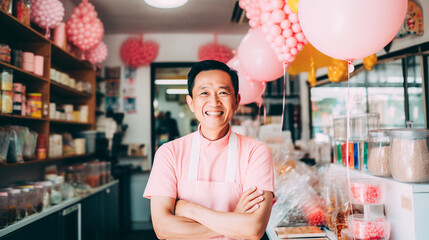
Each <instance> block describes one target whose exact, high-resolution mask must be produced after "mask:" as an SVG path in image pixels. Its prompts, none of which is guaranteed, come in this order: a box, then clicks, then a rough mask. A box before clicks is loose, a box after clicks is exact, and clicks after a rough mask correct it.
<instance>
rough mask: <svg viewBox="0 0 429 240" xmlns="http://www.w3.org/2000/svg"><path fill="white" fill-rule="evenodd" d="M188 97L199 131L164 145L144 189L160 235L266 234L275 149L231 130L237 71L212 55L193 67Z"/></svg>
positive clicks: (229, 236) (237, 99)
mask: <svg viewBox="0 0 429 240" xmlns="http://www.w3.org/2000/svg"><path fill="white" fill-rule="evenodd" d="M188 91H189V95H188V96H187V97H186V101H187V103H188V105H189V107H190V109H191V111H192V112H193V113H194V114H195V116H196V118H197V119H198V121H199V122H200V126H199V129H198V131H196V132H194V133H191V134H189V135H186V136H184V137H182V138H179V139H176V140H174V141H171V142H168V143H166V144H164V145H162V146H161V147H160V148H159V150H158V151H157V152H156V155H155V160H154V166H153V168H152V172H151V175H150V177H149V181H148V184H147V187H146V190H145V193H144V195H143V196H144V197H147V198H150V199H151V215H152V223H153V226H154V230H155V232H156V234H157V236H158V238H161V239H164V238H166V239H172V238H174V239H208V238H216V239H260V238H261V237H262V235H263V234H264V232H265V228H266V226H267V223H268V220H269V216H270V213H271V206H272V199H273V192H274V171H273V163H272V155H271V152H270V150H269V148H268V147H267V146H266V145H264V144H262V143H261V142H258V141H256V140H254V139H251V138H247V137H245V136H241V135H238V134H235V133H233V132H232V131H231V126H230V125H229V122H230V120H231V119H232V117H233V116H234V112H235V111H236V110H237V108H238V104H239V103H240V95H239V94H238V76H237V73H236V72H235V71H234V70H231V69H230V68H229V67H228V66H227V65H225V64H224V63H221V62H218V61H213V60H207V61H203V62H200V63H197V64H195V65H194V66H193V67H192V69H191V71H190V72H189V74H188Z"/></svg>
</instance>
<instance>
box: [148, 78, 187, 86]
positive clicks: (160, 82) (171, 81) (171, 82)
mask: <svg viewBox="0 0 429 240" xmlns="http://www.w3.org/2000/svg"><path fill="white" fill-rule="evenodd" d="M155 84H156V85H188V79H156V80H155Z"/></svg>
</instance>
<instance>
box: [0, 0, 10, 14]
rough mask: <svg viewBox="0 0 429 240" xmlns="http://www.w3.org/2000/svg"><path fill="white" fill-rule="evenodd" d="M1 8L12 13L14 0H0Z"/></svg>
mask: <svg viewBox="0 0 429 240" xmlns="http://www.w3.org/2000/svg"><path fill="white" fill-rule="evenodd" d="M0 9H1V10H3V11H4V12H7V13H9V14H12V0H0Z"/></svg>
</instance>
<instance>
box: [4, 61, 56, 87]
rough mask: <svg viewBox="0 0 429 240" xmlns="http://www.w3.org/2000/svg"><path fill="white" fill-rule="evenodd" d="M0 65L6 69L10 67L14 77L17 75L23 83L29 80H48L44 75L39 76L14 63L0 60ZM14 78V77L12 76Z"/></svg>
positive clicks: (42, 81)
mask: <svg viewBox="0 0 429 240" xmlns="http://www.w3.org/2000/svg"><path fill="white" fill-rule="evenodd" d="M0 66H1V67H2V68H6V69H12V70H13V75H14V77H15V76H16V75H17V77H19V78H22V79H23V83H31V82H38V83H48V82H49V80H48V79H47V78H46V77H43V76H39V75H37V74H34V73H32V72H28V71H26V70H24V69H22V68H19V67H16V66H14V65H11V64H9V63H5V62H2V61H0ZM14 80H15V78H14Z"/></svg>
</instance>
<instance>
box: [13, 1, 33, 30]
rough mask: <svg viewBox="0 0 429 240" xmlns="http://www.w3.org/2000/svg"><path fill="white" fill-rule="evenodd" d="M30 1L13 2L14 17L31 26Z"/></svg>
mask: <svg viewBox="0 0 429 240" xmlns="http://www.w3.org/2000/svg"><path fill="white" fill-rule="evenodd" d="M30 11H31V1H30V0H14V1H13V15H14V16H15V17H16V19H18V21H20V22H21V23H23V24H25V25H27V26H30Z"/></svg>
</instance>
